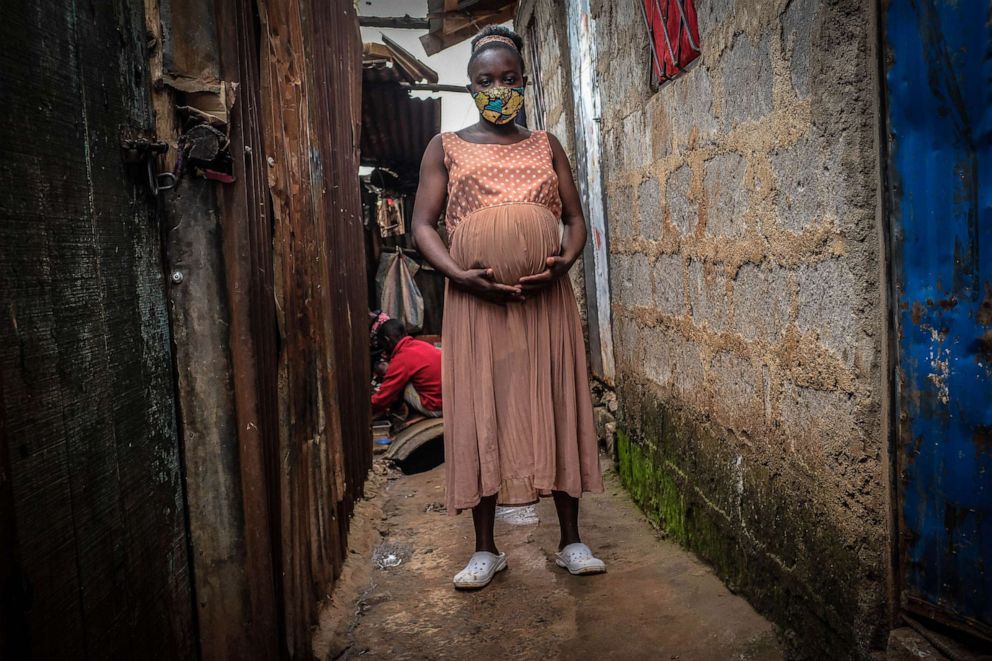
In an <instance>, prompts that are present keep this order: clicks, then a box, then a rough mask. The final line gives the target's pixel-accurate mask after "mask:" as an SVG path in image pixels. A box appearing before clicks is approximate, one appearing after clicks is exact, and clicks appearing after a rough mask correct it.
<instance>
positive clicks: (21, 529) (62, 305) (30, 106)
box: [0, 0, 195, 659]
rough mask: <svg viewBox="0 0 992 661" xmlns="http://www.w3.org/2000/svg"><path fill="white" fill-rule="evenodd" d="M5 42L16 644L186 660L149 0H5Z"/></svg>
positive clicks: (7, 543) (10, 600)
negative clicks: (140, 155) (138, 157)
mask: <svg viewBox="0 0 992 661" xmlns="http://www.w3.org/2000/svg"><path fill="white" fill-rule="evenodd" d="M0 40H2V43H3V44H4V46H3V48H2V49H0V95H2V99H3V104H4V120H3V122H0V163H2V165H0V210H2V211H0V333H2V342H0V430H2V432H0V456H2V459H0V470H2V474H0V506H3V507H4V508H5V513H4V514H3V515H2V516H0V524H2V527H3V534H4V536H3V539H2V544H3V546H4V552H3V554H2V555H0V563H2V565H3V566H2V567H0V578H2V579H3V580H4V583H5V585H4V615H5V616H12V617H14V618H15V619H14V624H11V623H8V625H6V626H5V627H4V628H5V631H4V641H3V647H4V652H5V653H9V656H8V657H7V658H23V657H24V656H25V655H27V654H30V655H31V656H32V657H33V658H83V657H94V656H98V657H101V658H103V657H108V658H173V659H182V658H191V657H193V656H194V654H195V652H194V649H195V647H194V646H195V635H194V631H193V614H192V595H191V590H190V579H189V564H188V557H187V545H186V535H185V529H184V513H183V509H184V503H183V492H182V481H181V468H180V453H179V446H178V436H177V429H176V420H175V407H174V400H173V392H174V381H173V375H172V363H171V356H170V351H169V320H168V315H167V312H166V305H165V296H164V287H165V284H164V279H163V273H162V269H161V247H160V241H159V227H158V225H157V214H156V212H155V209H156V206H155V200H154V199H153V198H152V196H151V195H150V193H149V191H148V188H147V184H146V181H147V172H146V170H145V169H144V168H142V167H130V166H125V165H124V163H123V162H122V158H121V150H120V141H121V138H122V137H126V136H135V135H145V134H148V133H150V128H151V115H150V112H149V101H148V93H147V90H148V84H149V83H148V77H147V70H146V67H145V45H146V44H145V34H144V23H143V15H142V9H141V3H136V2H130V3H125V2H113V3H82V2H76V1H74V0H33V1H30V2H28V1H27V0H11V1H10V2H4V3H2V5H0ZM8 535H9V536H8ZM11 586H12V587H13V589H12V590H9V591H8V587H11ZM18 621H20V622H21V623H23V624H22V625H17V624H16V622H18Z"/></svg>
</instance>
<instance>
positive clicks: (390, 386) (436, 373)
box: [372, 336, 441, 413]
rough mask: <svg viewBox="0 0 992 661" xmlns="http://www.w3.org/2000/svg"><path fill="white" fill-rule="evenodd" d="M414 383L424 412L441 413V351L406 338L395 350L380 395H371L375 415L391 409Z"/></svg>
mask: <svg viewBox="0 0 992 661" xmlns="http://www.w3.org/2000/svg"><path fill="white" fill-rule="evenodd" d="M411 382H412V383H413V387H414V388H416V389H417V392H418V393H419V394H420V403H421V404H423V405H424V408H425V409H427V410H429V411H440V410H441V350H440V349H438V348H437V347H435V346H434V345H433V344H428V343H427V342H421V341H420V340H415V339H413V338H412V337H409V336H407V337H404V338H403V339H402V340H400V341H399V343H398V344H397V345H396V348H395V349H393V355H392V357H391V358H390V359H389V368H388V369H387V370H386V376H385V378H384V379H383V380H382V385H381V386H379V392H377V393H375V394H374V395H372V412H373V413H378V412H380V411H384V410H386V409H387V408H389V406H390V405H391V404H392V403H393V402H394V401H396V400H397V399H399V398H400V397H402V396H403V389H404V388H406V384H408V383H411Z"/></svg>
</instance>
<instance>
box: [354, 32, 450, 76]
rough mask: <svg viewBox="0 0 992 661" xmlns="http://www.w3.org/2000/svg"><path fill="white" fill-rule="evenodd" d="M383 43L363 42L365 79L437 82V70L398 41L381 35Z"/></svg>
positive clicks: (363, 73) (363, 71) (363, 72)
mask: <svg viewBox="0 0 992 661" xmlns="http://www.w3.org/2000/svg"><path fill="white" fill-rule="evenodd" d="M381 37H382V43H381V44H379V43H375V42H369V43H365V44H362V76H363V80H366V81H369V82H377V83H386V82H392V83H399V82H404V83H419V82H421V81H427V82H428V83H436V82H437V81H438V76H437V72H436V71H434V69H431V68H430V67H429V66H427V65H426V64H424V63H423V62H421V61H420V60H418V59H417V58H416V57H414V56H413V53H411V52H410V51H408V50H406V49H405V48H403V47H402V46H400V45H399V44H398V43H396V42H395V41H393V40H392V39H390V38H389V37H387V36H386V35H384V34H383V35H381Z"/></svg>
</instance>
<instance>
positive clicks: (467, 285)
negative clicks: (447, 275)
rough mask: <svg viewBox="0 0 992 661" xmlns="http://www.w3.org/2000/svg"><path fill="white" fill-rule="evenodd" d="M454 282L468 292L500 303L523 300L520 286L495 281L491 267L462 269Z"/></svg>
mask: <svg viewBox="0 0 992 661" xmlns="http://www.w3.org/2000/svg"><path fill="white" fill-rule="evenodd" d="M454 284H455V285H456V286H458V287H460V288H461V289H464V290H465V291H467V292H469V293H470V294H473V295H475V296H478V297H479V298H483V299H485V300H487V301H490V302H492V303H499V304H500V305H505V304H506V303H517V302H521V301H523V300H524V294H523V290H522V289H521V288H520V286H518V285H504V284H500V283H498V282H496V275H495V273H493V270H492V269H468V270H467V271H462V272H461V273H459V274H458V277H457V278H454Z"/></svg>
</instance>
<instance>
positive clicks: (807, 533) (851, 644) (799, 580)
mask: <svg viewBox="0 0 992 661" xmlns="http://www.w3.org/2000/svg"><path fill="white" fill-rule="evenodd" d="M524 4H525V6H527V7H528V11H532V12H533V14H532V15H533V16H535V17H537V19H541V11H545V12H550V11H551V10H552V8H553V7H554V6H556V5H558V4H560V3H554V2H551V1H550V0H536V1H534V2H528V3H524ZM695 4H696V7H697V9H698V14H699V27H700V37H701V47H702V54H701V56H700V57H699V59H698V60H697V61H696V62H695V63H693V64H692V65H691V66H690V68H689V70H688V71H686V72H685V73H684V74H683V75H681V76H680V77H678V78H677V79H676V80H673V81H671V82H669V83H667V84H665V85H664V86H662V87H661V88H660V89H652V87H651V85H650V82H649V67H650V57H651V56H650V52H649V50H648V38H647V36H646V31H645V27H644V24H643V20H642V17H641V14H640V11H639V9H638V7H637V2H636V0H630V1H629V2H628V1H624V2H593V3H592V13H593V17H594V18H595V20H596V39H597V47H598V50H599V60H598V77H599V85H600V95H601V99H602V108H603V116H602V123H601V127H602V135H603V151H604V155H603V157H604V165H605V178H606V189H607V212H608V226H609V242H610V260H611V261H610V271H611V289H612V297H613V299H612V309H613V315H614V316H613V318H614V328H613V333H614V344H615V354H616V361H617V370H618V377H617V386H618V396H619V400H620V428H621V434H620V438H619V441H618V451H619V463H620V471H621V477H622V480H623V482H624V484H625V485H626V486H627V488H628V490H629V491H630V492H631V493H632V495H633V496H634V498H635V500H637V501H638V503H639V504H640V505H641V507H642V508H643V509H644V510H645V512H646V513H647V514H648V516H649V517H651V518H652V519H653V520H655V521H656V522H657V523H658V524H659V525H661V526H663V527H665V528H666V529H667V530H668V531H669V533H670V534H671V535H672V536H673V537H675V538H676V539H677V540H679V541H680V542H682V543H684V544H686V545H687V546H689V547H691V548H693V549H694V550H696V551H697V552H698V553H699V554H700V555H701V556H703V557H704V558H706V559H708V560H709V561H710V562H711V563H713V565H714V566H715V567H716V568H717V570H718V571H719V572H720V574H721V575H722V576H723V577H724V578H725V580H727V581H728V582H729V583H730V584H731V585H732V586H734V587H735V588H736V589H739V590H741V591H742V592H743V593H744V594H745V595H747V596H748V598H749V599H750V600H751V601H752V603H754V604H755V605H756V606H757V607H758V608H759V609H760V610H762V611H763V612H764V613H766V614H767V615H769V616H770V617H772V618H773V619H774V620H775V621H776V622H777V623H778V624H779V625H780V627H781V628H782V632H783V635H784V637H785V638H786V640H788V641H791V642H792V643H793V645H794V647H795V650H796V651H797V654H798V655H799V656H802V657H804V658H809V657H821V656H822V657H823V658H846V657H848V656H854V657H867V656H870V655H871V654H872V653H873V651H874V650H878V649H880V648H882V647H883V646H884V642H885V634H886V631H887V600H886V594H887V585H886V581H887V576H888V565H887V557H888V552H889V543H890V542H889V539H888V529H887V525H888V514H887V507H888V505H887V497H888V487H887V480H888V477H887V471H886V469H885V466H886V461H887V456H886V444H885V442H884V432H883V424H882V406H881V403H882V398H883V386H882V371H881V367H882V365H881V356H882V331H883V328H884V323H883V321H884V310H883V307H882V301H883V297H882V292H881V289H880V287H881V285H880V268H881V267H880V264H879V260H880V253H881V248H880V246H881V238H880V233H879V228H878V226H877V223H876V218H875V214H876V198H877V190H876V161H877V152H876V149H877V146H876V139H875V123H874V121H875V120H874V113H875V105H876V92H875V86H874V83H873V80H872V75H873V71H874V63H873V61H874V57H875V54H874V52H873V43H874V40H873V31H872V30H873V28H872V21H873V16H872V15H871V9H870V7H871V3H864V2H860V1H859V0H791V1H790V0H767V1H765V2H757V1H755V0H741V1H737V2H734V1H732V0H696V3H695ZM542 7H543V8H544V9H542ZM544 20H550V18H548V17H546V18H545V19H544ZM551 32H553V30H552V29H551V26H550V24H549V25H546V26H544V27H543V28H542V29H540V30H538V33H540V34H542V35H549V34H550V33H551ZM560 38H561V37H560V35H559V36H558V37H555V39H557V40H559V41H560ZM548 39H551V37H550V36H549V37H548ZM543 46H544V44H542V47H543ZM544 52H547V49H545V51H544ZM542 59H543V58H542ZM542 66H548V67H550V68H552V69H553V68H554V66H555V65H554V64H553V63H542ZM542 73H543V72H542ZM551 80H553V78H550V79H549V78H548V77H542V83H544V85H545V94H546V95H548V93H549V91H550V90H549V83H550V81H551ZM565 82H568V81H567V80H566V81H565Z"/></svg>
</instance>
